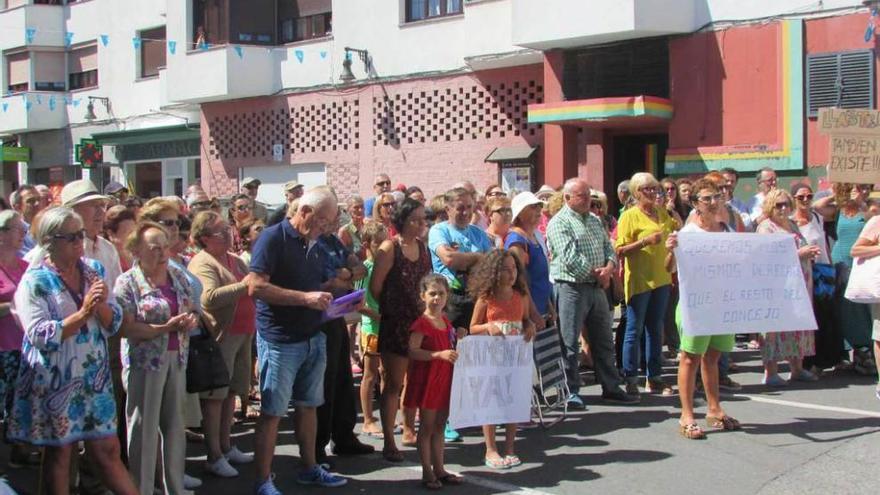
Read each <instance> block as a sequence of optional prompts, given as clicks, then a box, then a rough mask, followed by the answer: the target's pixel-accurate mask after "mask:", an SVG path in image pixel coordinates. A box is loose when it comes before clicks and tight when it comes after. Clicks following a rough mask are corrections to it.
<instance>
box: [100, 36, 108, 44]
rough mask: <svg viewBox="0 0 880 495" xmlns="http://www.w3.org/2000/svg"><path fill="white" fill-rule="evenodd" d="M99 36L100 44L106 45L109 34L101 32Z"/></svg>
mask: <svg viewBox="0 0 880 495" xmlns="http://www.w3.org/2000/svg"><path fill="white" fill-rule="evenodd" d="M100 38H101V44H102V45H104V46H107V45H109V44H110V35H107V34H102V35H100Z"/></svg>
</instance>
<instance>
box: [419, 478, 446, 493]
mask: <svg viewBox="0 0 880 495" xmlns="http://www.w3.org/2000/svg"><path fill="white" fill-rule="evenodd" d="M422 487H424V488H425V489H427V490H439V489H441V488H443V483H441V482H440V480H438V479H433V480H422Z"/></svg>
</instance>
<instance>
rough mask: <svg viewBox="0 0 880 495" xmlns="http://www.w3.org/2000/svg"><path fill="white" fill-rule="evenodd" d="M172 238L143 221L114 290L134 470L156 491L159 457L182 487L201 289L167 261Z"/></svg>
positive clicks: (168, 479)
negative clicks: (189, 371)
mask: <svg viewBox="0 0 880 495" xmlns="http://www.w3.org/2000/svg"><path fill="white" fill-rule="evenodd" d="M171 242H172V241H171V239H170V236H169V234H168V232H167V231H166V230H165V228H164V227H162V225H160V224H157V223H154V222H150V221H140V222H138V225H137V226H136V227H135V230H134V232H132V234H131V236H129V239H128V242H127V243H126V248H127V249H128V250H129V251H130V252H131V253H132V255H133V256H134V259H135V264H134V266H132V268H131V269H130V270H128V271H127V272H125V273H123V274H122V275H121V276H120V277H119V279H117V281H116V287H115V291H114V292H115V294H116V300H117V302H118V303H119V305H120V306H121V307H122V309H123V321H122V329H123V335H124V336H125V338H124V339H123V342H122V352H123V360H122V362H123V366H124V371H123V376H124V377H125V383H126V389H127V391H128V399H127V403H126V414H127V416H128V434H129V441H128V458H129V470H130V471H131V474H132V476H133V477H134V480H135V483H136V484H137V486H138V487H139V489H140V492H141V493H151V492H152V490H153V486H154V477H155V474H156V462H157V461H158V460H159V459H161V460H162V468H163V469H162V472H163V473H164V478H165V479H164V485H165V488H166V489H167V490H168V493H183V490H184V485H183V478H184V472H183V470H184V464H185V462H186V455H185V454H186V441H185V439H184V416H183V408H184V400H185V395H186V362H187V357H188V352H189V331H190V330H191V329H193V328H195V327H196V325H197V323H198V317H197V315H196V310H197V306H196V298H197V297H198V296H197V295H196V293H195V290H194V288H193V285H192V284H191V283H189V279H188V278H187V276H186V275H185V274H184V270H183V269H181V268H180V267H179V266H177V265H176V264H173V263H171V262H170V260H169V253H168V250H169V248H170V246H171ZM160 436H161V447H162V455H161V456H160V455H159V453H158V449H159V445H160V443H159V440H160Z"/></svg>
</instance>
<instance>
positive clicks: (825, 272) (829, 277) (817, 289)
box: [813, 263, 837, 300]
mask: <svg viewBox="0 0 880 495" xmlns="http://www.w3.org/2000/svg"><path fill="white" fill-rule="evenodd" d="M836 287H837V270H836V269H835V268H834V265H829V264H827V263H813V297H814V298H815V299H821V300H827V299H832V298H833V297H834V292H835V289H836Z"/></svg>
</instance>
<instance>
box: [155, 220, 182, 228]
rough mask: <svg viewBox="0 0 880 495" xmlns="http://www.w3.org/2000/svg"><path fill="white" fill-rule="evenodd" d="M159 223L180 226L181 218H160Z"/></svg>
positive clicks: (166, 225) (167, 225)
mask: <svg viewBox="0 0 880 495" xmlns="http://www.w3.org/2000/svg"><path fill="white" fill-rule="evenodd" d="M158 223H160V224H161V225H164V226H165V227H180V220H159V221H158Z"/></svg>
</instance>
